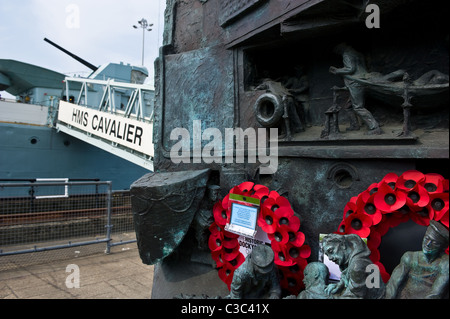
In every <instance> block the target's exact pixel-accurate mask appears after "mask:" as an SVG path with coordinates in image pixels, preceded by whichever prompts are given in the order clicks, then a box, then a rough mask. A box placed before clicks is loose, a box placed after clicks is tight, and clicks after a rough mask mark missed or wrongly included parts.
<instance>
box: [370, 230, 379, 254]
mask: <svg viewBox="0 0 450 319" xmlns="http://www.w3.org/2000/svg"><path fill="white" fill-rule="evenodd" d="M380 244H381V234H380V233H379V232H378V231H376V230H375V229H372V230H371V231H370V235H369V237H367V247H369V249H370V250H374V249H378V247H379V246H380Z"/></svg>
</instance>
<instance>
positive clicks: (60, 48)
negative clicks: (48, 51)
mask: <svg viewBox="0 0 450 319" xmlns="http://www.w3.org/2000/svg"><path fill="white" fill-rule="evenodd" d="M44 41H46V42H48V43H50V44H51V45H53V46H54V47H56V48H57V49H59V50H61V51H63V52H64V53H66V54H68V55H69V56H71V57H72V58H74V59H75V60H77V61H78V62H80V63H82V64H84V65H85V66H87V67H88V68H89V69H91V70H92V71H94V72H95V71H97V69H98V68H97V67H96V66H95V65H93V64H91V63H89V62H87V61H86V60H83V59H82V58H80V57H79V56H77V55H75V54H73V53H72V52H69V51H67V50H66V49H64V48H62V47H60V46H59V45H57V44H56V43H54V42H52V41H50V40H49V39H47V38H44Z"/></svg>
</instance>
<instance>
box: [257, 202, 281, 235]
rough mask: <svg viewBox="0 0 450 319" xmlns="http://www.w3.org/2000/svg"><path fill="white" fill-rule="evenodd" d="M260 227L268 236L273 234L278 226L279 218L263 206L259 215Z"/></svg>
mask: <svg viewBox="0 0 450 319" xmlns="http://www.w3.org/2000/svg"><path fill="white" fill-rule="evenodd" d="M257 222H258V226H259V227H261V229H262V230H263V231H264V232H266V233H267V234H273V233H274V232H275V231H276V229H277V225H278V217H277V216H275V214H274V213H273V211H272V210H270V209H268V208H266V207H265V206H261V210H260V212H259V215H258V220H257Z"/></svg>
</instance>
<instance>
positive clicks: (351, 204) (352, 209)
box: [343, 196, 358, 219]
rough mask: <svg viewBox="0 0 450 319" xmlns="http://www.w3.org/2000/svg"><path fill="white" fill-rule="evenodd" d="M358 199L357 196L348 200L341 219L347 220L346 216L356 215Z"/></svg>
mask: <svg viewBox="0 0 450 319" xmlns="http://www.w3.org/2000/svg"><path fill="white" fill-rule="evenodd" d="M357 199H358V196H353V197H352V198H350V200H349V201H348V202H347V204H346V205H345V207H344V216H343V218H344V219H345V218H347V217H348V215H350V214H353V213H356V211H357V206H356V201H357Z"/></svg>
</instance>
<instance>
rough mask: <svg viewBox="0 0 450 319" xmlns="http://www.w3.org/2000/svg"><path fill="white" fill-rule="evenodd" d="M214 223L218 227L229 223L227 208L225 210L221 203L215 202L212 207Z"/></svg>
mask: <svg viewBox="0 0 450 319" xmlns="http://www.w3.org/2000/svg"><path fill="white" fill-rule="evenodd" d="M213 216H214V221H215V222H216V224H217V225H219V226H225V225H226V224H227V223H229V221H230V216H229V214H228V208H227V209H225V208H224V207H223V204H222V203H221V202H217V203H216V204H215V205H214V207H213Z"/></svg>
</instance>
